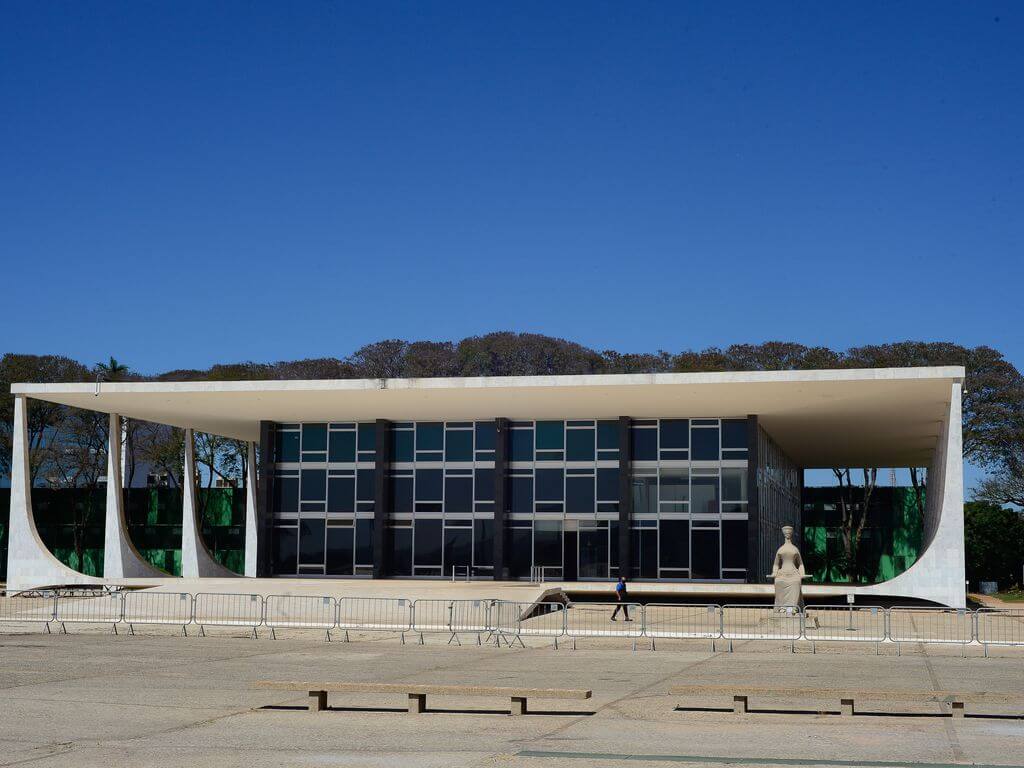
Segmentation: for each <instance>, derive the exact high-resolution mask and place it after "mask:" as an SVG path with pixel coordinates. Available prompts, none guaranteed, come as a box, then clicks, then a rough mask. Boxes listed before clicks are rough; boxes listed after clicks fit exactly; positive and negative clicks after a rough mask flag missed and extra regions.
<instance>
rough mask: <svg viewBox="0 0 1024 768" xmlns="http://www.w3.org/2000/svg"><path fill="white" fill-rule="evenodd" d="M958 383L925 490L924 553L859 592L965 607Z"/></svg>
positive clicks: (859, 589)
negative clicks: (893, 576)
mask: <svg viewBox="0 0 1024 768" xmlns="http://www.w3.org/2000/svg"><path fill="white" fill-rule="evenodd" d="M960 398H961V389H960V384H958V383H957V384H953V385H952V390H951V393H950V402H949V412H948V415H947V417H946V418H945V420H944V422H943V425H942V431H941V432H940V434H939V441H938V444H937V445H936V446H935V454H934V455H933V457H932V463H931V466H929V467H928V484H927V487H926V489H925V520H924V538H923V541H922V551H921V554H920V555H918V558H917V561H916V562H915V563H914V564H913V565H912V566H910V568H908V569H907V570H906V571H904V572H903V573H901V574H900V575H899V576H896V577H895V578H892V579H889V580H888V581H883V582H882V583H881V584H873V585H871V586H868V587H857V588H856V589H855V590H853V591H854V592H855V594H858V595H887V596H890V595H891V596H894V597H895V596H899V597H917V598H921V599H923V600H931V601H933V602H936V603H940V604H942V605H948V606H949V607H950V608H964V607H966V605H967V588H966V585H965V583H964V579H965V578H966V567H965V562H964V460H963V432H962V429H963V426H962V412H961V404H960Z"/></svg>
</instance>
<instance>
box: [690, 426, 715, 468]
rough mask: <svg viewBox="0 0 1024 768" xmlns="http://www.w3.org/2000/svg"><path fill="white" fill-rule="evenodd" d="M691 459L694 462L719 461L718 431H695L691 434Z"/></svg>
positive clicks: (705, 429)
mask: <svg viewBox="0 0 1024 768" xmlns="http://www.w3.org/2000/svg"><path fill="white" fill-rule="evenodd" d="M690 440H691V442H692V443H693V445H691V446H690V458H691V459H692V460H693V461H718V430H717V429H707V428H704V429H693V430H691V433H690Z"/></svg>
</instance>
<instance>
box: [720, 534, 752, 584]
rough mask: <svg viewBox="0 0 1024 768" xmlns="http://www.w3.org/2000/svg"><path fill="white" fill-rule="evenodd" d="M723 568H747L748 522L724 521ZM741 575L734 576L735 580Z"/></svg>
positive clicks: (732, 576)
mask: <svg viewBox="0 0 1024 768" xmlns="http://www.w3.org/2000/svg"><path fill="white" fill-rule="evenodd" d="M722 567H723V568H746V567H747V521H746V520H723V521H722ZM739 575H740V574H732V575H731V576H730V578H735V577H737V576H739Z"/></svg>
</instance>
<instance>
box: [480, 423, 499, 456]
mask: <svg viewBox="0 0 1024 768" xmlns="http://www.w3.org/2000/svg"><path fill="white" fill-rule="evenodd" d="M496 434H497V432H496V428H495V426H494V422H493V421H478V422H477V423H476V449H477V450H478V451H493V450H495V439H494V438H495V435H496Z"/></svg>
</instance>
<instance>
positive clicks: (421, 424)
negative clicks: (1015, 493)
mask: <svg viewBox="0 0 1024 768" xmlns="http://www.w3.org/2000/svg"><path fill="white" fill-rule="evenodd" d="M963 378H964V371H963V369H962V368H953V367H951V368H911V369H875V370H829V371H783V372H744V373H686V374H652V375H613V376H550V377H547V376H544V377H514V378H468V379H467V378H451V379H387V380H343V381H258V382H187V383H105V384H101V385H96V384H93V383H88V384H20V385H15V386H14V387H13V388H12V391H13V392H14V393H15V394H16V395H17V396H18V397H17V400H16V409H15V422H16V423H15V432H14V435H15V445H14V454H15V455H14V459H15V461H14V471H13V473H12V501H11V544H10V565H9V578H10V584H11V586H12V587H14V588H18V587H26V586H37V585H40V584H52V583H68V582H74V581H80V580H82V579H84V578H85V577H82V576H81V575H80V574H75V573H74V572H72V571H70V570H69V569H67V568H66V567H64V566H62V565H61V564H60V563H59V562H57V561H56V559H55V558H53V557H52V555H50V554H49V553H47V552H46V551H45V547H43V545H42V543H41V541H40V540H39V537H38V534H37V533H36V531H35V528H34V524H33V520H32V510H31V494H30V490H29V488H28V487H27V483H26V479H25V478H26V477H27V470H26V468H25V462H26V461H27V453H26V446H25V440H26V437H25V423H26V422H25V419H26V409H27V408H29V407H31V405H30V403H31V400H32V399H40V400H47V401H51V402H57V403H64V404H67V405H72V406H76V407H80V408H88V409H92V410H95V411H101V412H105V413H109V414H110V418H111V427H112V428H111V430H110V432H111V434H113V435H118V434H120V429H119V427H118V424H119V418H120V417H122V416H127V417H130V418H139V419H145V420H147V421H153V422H157V423H163V424H170V425H173V426H177V427H182V428H185V429H187V430H201V431H205V432H211V433H214V434H219V435H224V436H227V437H232V438H237V439H242V440H246V441H249V443H250V456H251V457H252V458H253V459H255V456H256V452H255V447H256V445H258V446H259V461H258V469H259V473H258V485H257V482H256V480H257V478H256V475H255V472H256V466H257V462H256V461H255V460H252V461H250V462H249V466H250V472H251V477H250V483H249V488H250V498H249V509H248V514H247V529H246V575H251V576H293V577H294V576H302V577H314V578H327V577H353V578H354V577H373V578H388V577H422V578H450V577H451V575H452V573H453V572H455V573H457V574H459V575H462V574H464V573H466V572H467V570H468V571H469V573H471V574H472V576H473V577H474V578H493V579H498V580H508V579H526V578H531V577H532V576H534V575H535V574H536V572H537V570H538V569H544V575H545V578H546V579H549V580H554V581H583V580H607V579H610V578H614V577H615V576H617V575H618V574H626V575H628V576H629V577H630V578H633V579H638V580H662V581H672V582H724V583H763V582H765V581H767V580H768V579H767V577H766V574H767V573H769V571H770V570H771V561H772V558H773V556H774V553H775V550H776V548H777V547H778V545H779V543H780V534H779V529H780V527H781V526H782V525H786V524H789V525H794V526H795V527H796V528H797V530H799V529H800V514H801V506H802V502H801V492H802V488H803V470H804V469H808V468H818V467H825V468H828V467H910V466H916V467H927V468H928V469H929V471H928V487H927V494H926V498H927V510H926V515H925V521H924V542H923V544H922V547H921V555H920V557H918V559H917V561H916V562H915V563H914V565H912V566H911V567H910V568H909V569H908V570H907V571H906V572H904V573H902V574H900V575H899V576H897V577H896V578H894V579H892V580H890V581H888V582H884V583H882V584H877V585H871V586H865V587H858V588H856V591H858V592H862V593H876V594H889V595H905V596H910V597H919V598H924V599H929V600H933V601H936V602H939V603H944V604H947V605H954V606H961V605H963V604H964V581H963V578H964V576H963V575H964V562H963V557H964V554H963V552H964V548H963V488H962V485H963V482H962V459H961V422H960V413H961V404H960V393H961V386H962V382H963ZM115 443H116V441H115ZM119 450H120V446H119V445H116V444H115V445H113V446H112V450H111V451H110V467H109V476H110V477H113V478H115V482H114V483H110V484H109V486H108V487H109V488H111V489H112V490H111V491H110V493H109V494H108V509H107V525H106V541H105V549H106V551H107V555H106V557H105V577H106V578H108V579H109V578H132V577H148V576H152V575H153V574H152V569H150V568H149V567H148V566H146V565H145V564H144V563H142V562H141V559H140V558H139V557H138V556H137V553H135V552H134V549H133V547H132V545H131V542H130V540H129V539H128V536H127V533H126V531H125V526H124V514H123V510H121V509H120V504H121V503H122V502H121V501H120V494H119V493H117V489H118V483H117V480H116V478H117V476H118V472H119V469H118V466H119V457H118V453H119ZM185 458H186V468H187V471H186V475H187V476H191V475H192V474H193V473H192V472H191V471H188V470H190V469H191V468H192V467H193V459H192V455H191V432H189V439H188V440H186V457H185ZM257 488H258V492H257V491H256V489H257ZM194 493H195V491H194V488H193V487H192V483H190V482H188V481H186V483H185V494H184V495H185V501H184V505H183V506H184V521H183V545H182V548H183V554H182V559H183V572H184V575H189V576H202V575H224V574H223V572H222V570H219V569H218V568H217V567H216V563H214V562H213V559H212V558H211V557H210V556H209V553H208V552H206V551H205V547H204V545H203V542H202V537H201V536H200V535H199V533H198V530H197V528H198V526H197V525H196V522H195V519H194V518H195V512H194V510H195V500H194V499H195V497H194Z"/></svg>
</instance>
